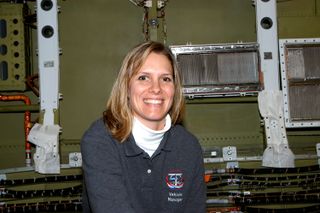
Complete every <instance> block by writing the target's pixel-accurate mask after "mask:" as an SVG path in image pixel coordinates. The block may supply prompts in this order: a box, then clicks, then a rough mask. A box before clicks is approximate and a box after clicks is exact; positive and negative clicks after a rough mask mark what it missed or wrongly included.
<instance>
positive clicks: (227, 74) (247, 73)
mask: <svg viewBox="0 0 320 213" xmlns="http://www.w3.org/2000/svg"><path fill="white" fill-rule="evenodd" d="M170 49H171V51H172V53H173V54H174V56H175V57H176V60H177V63H178V67H179V69H180V72H181V77H182V84H183V92H184V95H185V96H186V97H188V98H196V97H224V96H246V95H256V94H257V93H258V91H260V90H261V88H262V84H261V77H260V69H259V54H258V45H257V44H256V43H237V44H203V45H176V46H170Z"/></svg>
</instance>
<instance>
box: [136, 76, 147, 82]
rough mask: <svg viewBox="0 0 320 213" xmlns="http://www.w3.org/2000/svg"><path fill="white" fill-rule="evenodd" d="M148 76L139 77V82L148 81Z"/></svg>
mask: <svg viewBox="0 0 320 213" xmlns="http://www.w3.org/2000/svg"><path fill="white" fill-rule="evenodd" d="M147 78H148V77H147V76H146V75H140V76H139V77H138V80H141V81H145V80H147Z"/></svg>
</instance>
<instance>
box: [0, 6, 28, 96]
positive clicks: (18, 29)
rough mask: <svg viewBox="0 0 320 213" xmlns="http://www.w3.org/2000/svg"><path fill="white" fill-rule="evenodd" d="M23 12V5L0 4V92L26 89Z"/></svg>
mask: <svg viewBox="0 0 320 213" xmlns="http://www.w3.org/2000/svg"><path fill="white" fill-rule="evenodd" d="M24 11H25V8H24V6H23V4H10V3H1V4H0V91H24V90H25V89H26V84H25V77H26V74H27V71H26V69H27V68H26V56H25V53H26V52H25V51H26V50H25V49H26V48H25V45H26V44H25V38H26V37H25V36H26V31H25V28H24V24H23V20H24V18H23V15H24ZM27 37H28V36H27Z"/></svg>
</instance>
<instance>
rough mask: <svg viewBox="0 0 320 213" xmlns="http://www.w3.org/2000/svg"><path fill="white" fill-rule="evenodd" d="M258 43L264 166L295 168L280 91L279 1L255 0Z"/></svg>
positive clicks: (259, 99) (259, 100)
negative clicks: (265, 143) (261, 88)
mask: <svg viewBox="0 0 320 213" xmlns="http://www.w3.org/2000/svg"><path fill="white" fill-rule="evenodd" d="M255 3H256V25H257V42H258V44H259V53H260V61H261V70H262V73H263V83H264V90H263V91H262V92H260V93H259V96H258V103H259V110H260V114H261V116H262V117H263V120H264V126H265V133H266V141H267V148H266V149H265V151H264V153H263V159H262V165H263V166H267V167H294V154H293V153H292V151H291V150H290V148H289V144H288V140H287V136H286V129H285V126H284V116H283V97H282V92H281V90H280V77H279V76H280V73H279V53H278V46H279V44H278V26H277V2H276V0H256V1H255Z"/></svg>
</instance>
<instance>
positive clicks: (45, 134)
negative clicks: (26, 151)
mask: <svg viewBox="0 0 320 213" xmlns="http://www.w3.org/2000/svg"><path fill="white" fill-rule="evenodd" d="M37 30H38V31H37V33H38V34H37V35H38V67H39V84H40V110H41V112H40V113H41V115H42V116H43V119H42V121H41V122H40V124H35V125H34V126H33V127H32V129H31V131H30V133H29V135H28V140H29V141H30V142H31V143H33V144H35V145H36V152H35V154H34V156H33V159H34V163H35V171H37V172H39V173H42V174H53V173H60V155H59V132H60V126H59V125H58V124H55V120H58V119H55V116H57V113H55V112H58V107H59V42H58V9H57V1H56V0H37Z"/></svg>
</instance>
